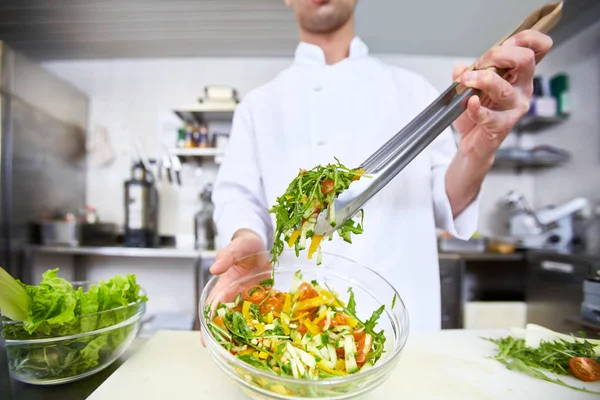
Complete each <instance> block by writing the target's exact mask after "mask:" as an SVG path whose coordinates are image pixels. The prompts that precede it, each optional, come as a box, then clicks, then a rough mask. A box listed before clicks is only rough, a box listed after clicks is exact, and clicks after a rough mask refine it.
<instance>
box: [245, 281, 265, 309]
mask: <svg viewBox="0 0 600 400" xmlns="http://www.w3.org/2000/svg"><path fill="white" fill-rule="evenodd" d="M265 297H267V291H266V290H265V288H264V287H262V286H260V285H254V286H252V287H249V288H248V289H247V290H246V292H245V293H244V298H245V299H246V300H248V301H249V302H252V303H254V304H258V303H260V302H261V301H263V300H264V299H265Z"/></svg>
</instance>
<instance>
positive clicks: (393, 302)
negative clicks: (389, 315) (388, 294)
mask: <svg viewBox="0 0 600 400" xmlns="http://www.w3.org/2000/svg"><path fill="white" fill-rule="evenodd" d="M396 300H398V296H396V293H394V297H393V298H392V310H393V309H394V307H396Z"/></svg>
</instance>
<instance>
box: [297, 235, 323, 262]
mask: <svg viewBox="0 0 600 400" xmlns="http://www.w3.org/2000/svg"><path fill="white" fill-rule="evenodd" d="M321 240H323V236H322V235H313V237H312V240H311V242H310V247H309V248H308V259H309V260H312V256H313V254H315V251H317V249H318V248H319V245H320V244H321ZM290 247H291V246H290Z"/></svg>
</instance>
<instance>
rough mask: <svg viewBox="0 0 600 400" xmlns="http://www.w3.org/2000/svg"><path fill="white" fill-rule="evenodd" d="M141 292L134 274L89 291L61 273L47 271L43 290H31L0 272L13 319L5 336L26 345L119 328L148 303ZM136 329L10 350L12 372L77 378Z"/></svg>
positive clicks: (2, 290) (0, 287) (0, 288)
mask: <svg viewBox="0 0 600 400" xmlns="http://www.w3.org/2000/svg"><path fill="white" fill-rule="evenodd" d="M7 276H8V278H10V279H8V278H7ZM19 288H20V289H19ZM140 289H141V288H140V285H139V284H137V282H136V278H135V275H127V276H122V275H116V276H114V277H113V278H112V279H110V280H109V281H107V282H100V283H99V284H97V285H93V286H91V287H89V289H88V290H86V291H84V290H83V288H81V287H79V288H77V290H75V289H74V288H73V286H72V285H71V283H69V282H68V281H67V280H65V279H63V278H60V277H59V276H58V269H52V270H48V271H46V272H45V273H44V274H43V275H42V281H41V282H40V284H39V285H36V286H30V285H25V284H23V283H21V282H19V281H17V280H15V279H13V278H12V277H10V275H8V274H7V273H6V272H5V271H4V270H3V269H1V268H0V293H2V295H1V296H0V297H2V300H1V303H0V306H1V307H2V311H3V312H4V314H5V316H6V317H9V318H11V319H12V321H10V320H7V321H6V323H5V326H4V330H3V334H4V337H5V338H6V339H7V340H27V339H41V338H52V337H63V336H75V335H79V334H83V333H87V332H92V331H95V330H98V329H101V328H105V327H109V326H113V325H116V324H119V323H121V322H124V321H126V320H128V319H129V318H131V317H132V316H134V315H135V314H136V313H137V311H138V309H139V304H140V303H143V302H146V301H147V300H148V299H147V298H146V296H144V295H143V294H141V293H140ZM23 294H25V297H23ZM6 304H20V305H21V307H20V308H19V309H18V310H19V312H18V313H15V312H12V313H11V314H10V315H9V314H8V313H6V312H5V311H4V309H5V307H6ZM25 305H27V306H26V307H25ZM13 317H14V318H13ZM135 329H136V327H135V325H134V324H129V325H125V326H123V327H120V328H117V329H113V330H111V331H108V332H104V333H100V334H91V335H87V336H81V337H78V338H75V339H72V340H65V341H61V342H52V343H50V344H47V345H45V344H41V345H22V346H19V345H12V346H7V352H8V359H9V363H10V365H9V367H10V369H11V370H12V371H13V372H14V373H16V374H21V375H24V376H28V377H29V378H31V377H34V378H35V379H38V380H45V379H60V378H66V377H70V376H74V375H79V374H81V373H84V372H86V371H89V370H92V369H94V368H96V367H97V366H98V365H100V364H101V363H102V362H104V361H106V360H107V359H109V358H110V357H111V355H112V354H114V352H115V351H116V350H117V349H119V348H120V347H121V346H123V345H124V344H125V340H126V339H127V338H128V337H130V335H131V333H133V332H134V330H135Z"/></svg>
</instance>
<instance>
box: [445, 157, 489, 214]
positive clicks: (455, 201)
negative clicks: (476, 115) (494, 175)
mask: <svg viewBox="0 0 600 400" xmlns="http://www.w3.org/2000/svg"><path fill="white" fill-rule="evenodd" d="M493 162H494V157H493V155H492V156H491V157H485V158H480V157H477V156H475V155H473V154H466V153H465V152H463V151H461V150H459V151H458V152H457V153H456V155H455V156H454V159H453V160H452V162H451V163H450V165H449V166H448V170H447V171H446V194H447V196H448V200H449V201H450V206H451V208H452V215H453V217H454V218H456V217H457V216H458V215H460V213H462V212H463V211H464V210H465V209H466V208H467V207H468V206H469V205H470V204H471V203H472V202H473V200H475V199H476V198H477V195H478V194H479V191H480V190H481V184H482V183H483V180H484V178H485V175H486V174H487V172H488V171H489V169H490V167H491V166H492V163H493Z"/></svg>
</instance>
